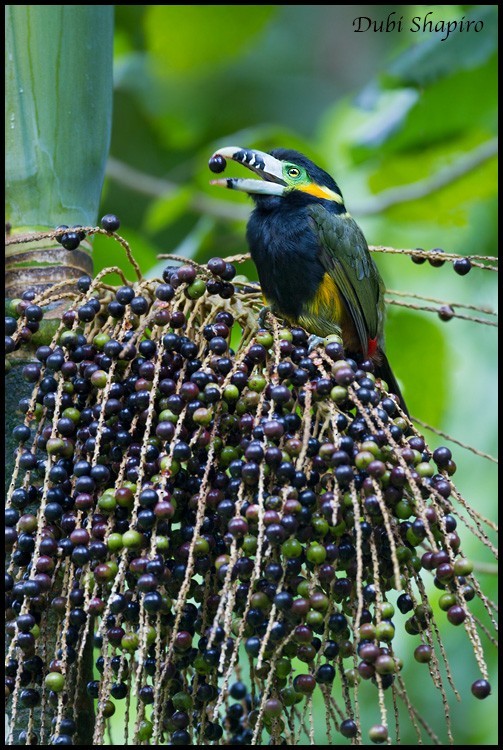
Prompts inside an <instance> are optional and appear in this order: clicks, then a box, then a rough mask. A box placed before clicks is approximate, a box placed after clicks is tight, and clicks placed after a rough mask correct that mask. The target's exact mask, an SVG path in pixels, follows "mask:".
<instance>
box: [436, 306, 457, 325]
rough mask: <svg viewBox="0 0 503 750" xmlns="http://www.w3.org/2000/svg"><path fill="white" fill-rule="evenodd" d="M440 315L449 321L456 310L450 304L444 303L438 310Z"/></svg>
mask: <svg viewBox="0 0 503 750" xmlns="http://www.w3.org/2000/svg"><path fill="white" fill-rule="evenodd" d="M438 317H439V318H440V320H444V321H446V322H447V321H448V320H451V319H452V318H453V317H454V310H453V309H452V307H451V306H450V305H442V306H441V307H440V308H439V310H438Z"/></svg>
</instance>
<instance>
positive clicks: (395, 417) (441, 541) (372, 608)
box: [6, 258, 491, 745]
mask: <svg viewBox="0 0 503 750" xmlns="http://www.w3.org/2000/svg"><path fill="white" fill-rule="evenodd" d="M108 271H115V273H122V272H121V271H119V270H118V269H108ZM108 271H105V272H102V273H101V274H99V275H98V276H97V278H96V279H95V280H92V279H91V278H90V277H88V276H83V277H82V278H80V279H79V280H78V281H77V283H76V285H75V287H74V288H73V291H72V292H70V293H65V294H66V296H65V300H66V304H65V307H66V309H65V312H64V313H63V314H62V317H61V322H60V324H59V327H58V328H57V330H56V331H55V333H54V336H53V338H52V341H50V342H49V343H48V344H43V345H40V346H39V347H38V348H37V349H36V352H35V357H34V358H33V360H32V361H28V362H27V364H25V365H24V367H23V369H22V376H23V379H24V380H25V381H26V383H27V386H28V395H27V396H24V397H23V398H21V400H20V402H19V405H18V416H19V420H18V424H17V426H16V427H15V428H14V431H13V436H14V438H15V440H16V443H17V447H16V451H15V468H14V473H13V476H12V480H11V482H10V487H9V491H8V494H7V505H6V532H7V547H8V554H9V560H8V568H7V574H6V616H7V634H8V640H9V645H8V651H7V661H6V695H7V698H8V706H9V710H10V711H11V715H12V723H13V726H16V714H17V713H18V712H19V711H20V710H21V709H27V710H28V712H29V716H30V717H31V719H33V717H34V716H36V715H37V713H36V712H37V710H38V711H40V709H41V707H42V709H43V710H42V712H41V713H42V718H41V719H40V721H39V724H38V726H36V722H34V721H32V720H31V719H30V722H29V725H28V726H24V727H23V729H22V730H21V732H19V731H18V730H17V729H16V730H15V732H14V737H13V738H12V739H13V741H14V742H16V743H19V744H35V743H40V744H45V743H47V744H67V745H70V744H79V737H78V734H77V733H76V730H77V726H76V722H75V716H74V712H73V708H72V707H73V706H74V705H75V701H76V700H77V698H78V696H77V691H78V690H79V681H81V673H82V660H83V659H84V656H85V654H86V653H88V651H86V648H87V646H86V644H89V643H90V642H91V643H92V645H93V646H94V657H93V659H94V664H95V674H94V676H93V679H90V680H89V681H88V682H87V684H86V685H85V690H86V692H87V696H88V697H89V698H90V699H92V700H93V701H94V710H95V732H94V742H95V744H102V743H103V742H104V739H103V738H104V733H105V728H106V725H107V723H108V721H109V720H110V717H112V716H113V715H114V713H115V712H116V711H117V710H118V709H119V708H120V704H122V706H123V707H124V706H125V712H126V719H125V720H122V721H121V726H122V727H124V726H125V727H126V729H125V737H124V738H123V739H121V742H122V741H124V742H125V744H128V743H133V744H154V745H156V744H163V743H166V744H173V745H189V744H196V745H197V744H208V743H213V744H217V745H220V744H236V745H247V744H267V743H270V744H291V745H296V744H299V743H301V742H302V741H306V739H307V738H310V739H311V740H312V739H313V737H314V720H313V705H314V704H315V703H316V705H318V704H321V707H322V708H321V710H322V711H323V706H324V711H325V714H326V725H327V736H328V738H329V740H330V741H331V742H335V743H336V744H345V743H357V744H361V743H362V742H363V743H366V742H368V740H371V741H372V742H375V743H386V742H388V741H393V742H394V741H397V740H398V739H399V736H398V731H399V729H398V722H397V721H396V716H398V714H397V708H396V706H397V704H400V706H404V707H405V709H406V720H407V721H409V722H411V723H412V724H413V725H414V727H415V728H416V731H417V733H418V737H421V736H422V735H426V736H428V735H429V736H430V737H431V736H432V730H430V729H429V727H428V725H427V722H425V721H424V720H423V719H420V718H418V716H417V712H416V711H415V709H414V707H413V706H411V704H410V700H409V698H408V695H407V689H406V684H405V682H404V680H403V678H402V675H401V670H402V665H403V661H402V660H404V659H409V660H410V659H411V658H412V657H411V654H413V657H414V659H415V661H416V667H417V670H420V671H422V672H424V673H429V674H430V675H431V680H432V687H433V688H435V689H436V690H437V691H438V698H439V700H440V701H443V702H444V705H445V710H446V716H448V706H447V699H446V688H445V687H444V680H445V678H444V676H443V675H444V668H445V667H444V662H445V651H444V646H443V643H442V641H441V640H440V639H439V630H438V624H437V622H436V619H440V620H445V621H446V623H447V624H448V625H449V624H452V626H457V627H459V626H461V628H464V629H465V630H466V635H467V646H468V651H469V652H471V654H472V658H475V659H476V660H477V663H478V666H479V668H480V679H479V680H477V681H476V682H475V683H474V684H473V686H472V692H473V694H474V695H475V696H476V697H477V698H485V697H487V696H488V695H489V693H490V685H489V682H488V680H487V668H486V666H485V663H484V656H483V651H482V646H481V642H480V637H479V628H478V624H477V621H476V620H475V619H474V617H473V616H472V614H471V609H470V608H471V601H472V600H474V599H479V600H482V602H483V604H484V606H486V608H487V609H488V610H489V609H490V607H489V603H488V602H487V600H486V599H485V597H484V596H483V595H482V594H481V591H480V587H479V585H478V583H477V581H476V579H475V578H474V576H473V572H472V564H471V563H470V562H469V561H468V560H467V559H465V557H464V556H463V553H462V550H461V542H460V536H459V535H458V529H457V525H458V521H457V516H456V513H455V511H454V506H453V501H455V500H456V499H457V498H458V497H459V496H458V493H457V491H456V489H455V487H454V485H453V482H452V475H453V474H454V472H455V469H456V466H455V463H454V461H453V459H452V455H451V452H450V450H449V449H448V448H446V447H441V448H437V449H436V450H435V451H433V452H432V451H430V450H429V448H428V446H427V445H426V444H425V440H424V439H423V437H422V436H421V435H420V434H419V433H418V432H417V431H416V430H415V429H414V427H413V426H412V424H411V422H410V421H409V420H408V419H407V418H406V416H405V415H404V414H402V413H401V412H400V409H399V407H398V405H397V402H396V400H395V398H394V397H393V396H390V395H389V394H388V393H387V392H386V384H385V383H382V382H380V381H376V379H375V377H374V375H373V365H372V362H371V361H362V362H358V363H357V362H355V361H353V360H351V359H348V358H347V357H346V356H345V354H344V351H343V347H342V342H341V340H340V339H339V338H338V337H337V336H331V337H329V339H327V340H326V341H325V342H324V344H323V345H320V346H318V347H317V348H315V349H314V350H313V351H312V352H309V350H308V343H307V334H306V332H305V331H304V330H302V329H300V328H289V327H284V326H283V325H282V323H281V321H278V320H277V319H276V318H274V316H272V315H271V314H268V316H267V328H263V329H260V330H257V324H256V320H257V312H258V311H259V309H260V306H261V301H260V299H261V298H260V294H259V291H258V290H257V289H256V287H254V286H253V285H251V284H250V283H247V282H246V280H244V279H242V278H241V277H239V276H236V268H235V266H234V265H233V264H231V263H229V262H227V261H225V260H223V259H221V258H213V259H212V260H210V261H209V262H208V264H207V265H205V266H197V265H196V264H195V263H190V264H187V263H185V264H184V265H181V266H180V265H178V266H168V267H167V268H166V269H165V271H164V273H163V277H162V279H157V280H146V279H143V278H141V276H139V278H138V279H137V281H135V282H134V283H132V282H127V281H126V279H125V277H123V278H122V281H121V283H120V284H119V285H112V284H111V283H109V282H108V281H107V278H108V276H107V273H108ZM54 298H55V292H54V289H52V290H48V291H46V292H44V293H42V294H39V296H38V297H35V295H34V293H32V292H30V291H28V292H26V293H25V294H24V295H23V297H22V298H21V299H18V300H13V301H12V302H11V303H10V307H9V311H8V315H7V318H6V332H7V337H6V348H7V351H8V352H12V354H11V355H10V356H13V357H15V356H19V353H20V352H21V351H22V349H23V347H24V346H26V344H27V343H28V341H29V339H30V338H31V336H32V335H33V334H34V332H36V330H37V328H38V326H39V324H40V322H41V320H42V318H43V316H44V313H45V311H46V310H47V309H48V306H49V303H50V302H52V303H53V301H54ZM476 525H477V528H480V525H479V524H476ZM475 531H476V529H475ZM480 535H481V537H482V536H483V534H482V532H480ZM432 577H433V579H434V583H435V586H434V587H433V596H434V597H435V602H437V600H438V601H439V606H440V610H441V612H440V614H441V617H440V618H439V617H438V615H437V618H435V617H434V614H433V612H434V610H433V607H432V602H431V601H430V598H431V596H432V594H431V592H430V593H428V589H429V588H431V587H429V581H431V579H432ZM428 579H429V581H428ZM490 619H491V616H490ZM398 628H400V629H401V631H405V632H406V633H407V634H408V636H410V639H411V643H412V644H413V645H412V648H411V649H408V650H407V652H406V653H405V654H402V653H400V652H399V650H395V646H394V640H395V632H396V630H397V629H398ZM49 629H51V630H52V631H54V629H55V630H56V633H57V635H56V640H55V648H54V650H53V651H52V650H51V651H50V652H48V651H47V647H46V638H45V634H46V633H47V632H48V630H49ZM364 701H366V703H365V706H367V708H366V709H365V710H366V713H369V708H368V706H371V707H372V710H371V712H372V714H373V720H372V722H371V725H370V726H368V727H366V728H365V729H362V721H361V716H360V704H363V702H364ZM317 702H318V703H317ZM121 710H124V709H121ZM447 724H448V722H447ZM447 732H448V733H449V732H450V729H449V728H448V729H447Z"/></svg>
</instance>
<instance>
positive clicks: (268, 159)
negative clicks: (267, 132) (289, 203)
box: [210, 146, 286, 195]
mask: <svg viewBox="0 0 503 750" xmlns="http://www.w3.org/2000/svg"><path fill="white" fill-rule="evenodd" d="M217 156H220V157H223V158H224V159H226V160H227V159H232V161H235V162H238V163H239V164H243V165H244V166H245V167H247V168H248V169H250V170H251V171H252V172H255V174H257V175H258V176H259V177H261V178H262V180H254V179H242V178H238V177H227V178H225V177H223V178H220V179H217V180H211V183H210V184H211V185H220V186H221V187H225V188H229V189H230V190H241V191H242V192H245V193H255V194H262V195H283V194H284V192H285V187H286V183H285V181H284V179H283V162H281V161H280V160H279V159H275V158H274V156H271V154H266V153H265V152H264V151H256V150H254V149H251V148H241V147H240V146H226V147H225V148H221V149H219V150H218V151H215V153H214V154H213V156H212V157H211V159H210V162H211V160H212V159H214V158H215V157H217Z"/></svg>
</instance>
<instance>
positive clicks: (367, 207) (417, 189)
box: [352, 138, 498, 216]
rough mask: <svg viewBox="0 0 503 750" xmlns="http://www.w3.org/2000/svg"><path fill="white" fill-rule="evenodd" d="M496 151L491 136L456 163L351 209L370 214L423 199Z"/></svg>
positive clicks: (471, 169)
mask: <svg viewBox="0 0 503 750" xmlns="http://www.w3.org/2000/svg"><path fill="white" fill-rule="evenodd" d="M497 153H498V139H497V138H492V139H491V140H490V141H485V142H484V143H482V144H481V145H480V146H478V147H477V148H475V149H474V150H473V151H470V152H469V153H468V154H465V155H464V156H462V157H460V158H459V159H458V160H457V161H456V162H454V163H453V164H450V165H449V166H448V167H445V169H441V170H440V171H439V172H437V173H436V174H434V175H433V176H432V177H427V178H426V179H424V180H419V181H418V182H413V183H412V184H410V185H400V186H398V187H393V188H390V189H389V190H384V191H383V192H382V193H379V195H376V196H375V197H374V198H370V199H369V200H368V201H366V202H365V203H362V204H361V205H360V206H359V207H358V206H353V207H352V212H353V213H354V215H355V216H371V215H373V214H378V213H381V211H385V210H386V209H387V208H390V207H391V206H397V205H399V204H400V203H408V202H410V201H415V200H419V199H420V198H425V197H426V196H427V195H431V194H432V193H436V192H437V191H438V190H441V189H442V188H444V187H446V185H450V184H451V183H452V182H455V181H456V180H458V179H459V178H460V177H463V176H464V175H465V174H468V173H469V172H472V171H473V170H474V169H477V168H478V167H480V165H481V164H484V162H486V161H488V160H489V159H492V157H493V156H496V154H497Z"/></svg>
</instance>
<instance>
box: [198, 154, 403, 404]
mask: <svg viewBox="0 0 503 750" xmlns="http://www.w3.org/2000/svg"><path fill="white" fill-rule="evenodd" d="M227 159H231V160H233V161H235V162H239V163H241V164H243V165H244V166H245V167H247V168H248V169H250V170H251V171H252V172H254V173H255V174H256V175H258V176H259V177H261V178H262V179H261V180H256V179H253V178H246V179H242V178H234V177H229V178H220V179H216V180H212V184H214V185H221V186H223V187H226V188H229V189H231V190H240V191H243V192H245V193H248V194H249V195H250V196H251V197H252V198H253V200H254V201H255V209H254V211H253V212H252V214H251V216H250V219H249V221H248V226H247V232H246V235H247V240H248V244H249V247H250V252H251V257H252V259H253V261H254V263H255V265H256V267H257V271H258V276H259V280H260V285H261V287H262V292H263V294H264V297H265V299H266V302H267V304H268V305H269V306H270V308H271V310H272V311H273V312H274V313H277V314H278V315H280V316H281V317H283V318H285V319H286V320H288V321H289V322H290V323H292V324H298V325H301V326H302V327H303V328H305V330H306V331H308V332H309V333H311V334H313V335H314V341H316V338H317V337H320V338H324V337H326V336H329V335H330V334H333V333H337V334H339V335H341V336H342V340H343V345H344V349H345V351H346V354H348V355H350V356H358V355H361V356H362V357H363V358H364V359H366V358H370V359H371V360H372V361H373V363H374V371H375V375H376V377H380V378H382V379H383V380H385V381H386V383H387V385H388V389H389V390H390V391H391V392H392V393H395V394H396V395H397V396H398V399H399V401H400V405H401V408H402V409H403V411H404V412H405V413H406V414H408V411H407V407H406V406H405V402H404V400H403V397H402V394H401V392H400V388H399V386H398V383H397V381H396V378H395V376H394V375H393V372H392V370H391V368H390V365H389V362H388V360H387V357H386V354H385V353H384V332H383V324H384V283H383V281H382V279H381V276H380V275H379V271H378V270H377V266H376V264H375V263H374V261H373V259H372V257H371V255H370V253H369V249H368V246H367V242H366V240H365V237H364V235H363V233H362V231H361V229H360V227H359V226H358V224H357V223H356V222H355V221H354V219H353V218H351V216H350V215H349V214H348V212H347V211H346V208H345V206H344V201H343V198H342V194H341V191H340V189H339V187H338V185H337V183H336V182H335V181H334V180H333V178H332V177H330V175H329V174H327V173H326V172H325V171H323V170H322V169H320V167H317V166H316V164H314V163H313V162H312V161H310V160H309V159H308V158H306V157H305V156H303V155H302V154H300V153H299V152H298V151H293V150H290V149H284V148H278V149H275V150H274V151H271V153H264V152H262V151H257V150H254V149H248V148H240V147H237V146H228V147H225V148H221V149H219V150H218V151H216V152H215V153H214V154H213V156H212V157H211V159H210V161H209V167H210V169H211V170H212V171H213V172H217V173H218V172H223V171H224V169H225V167H226V160H227ZM312 338H313V337H312Z"/></svg>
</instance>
